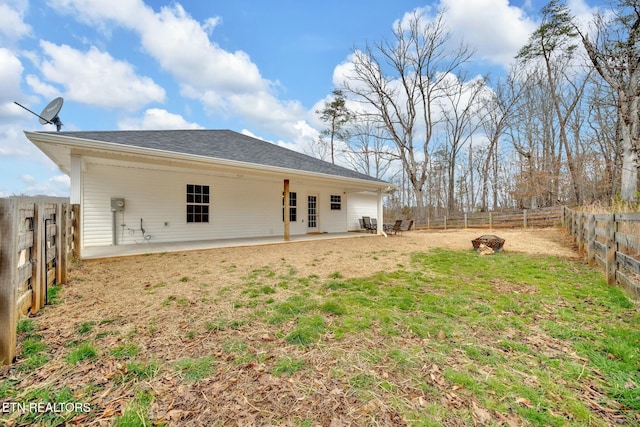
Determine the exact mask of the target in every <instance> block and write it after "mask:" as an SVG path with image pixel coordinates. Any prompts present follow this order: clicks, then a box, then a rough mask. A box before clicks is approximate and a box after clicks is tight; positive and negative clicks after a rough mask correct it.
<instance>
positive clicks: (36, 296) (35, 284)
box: [31, 202, 44, 313]
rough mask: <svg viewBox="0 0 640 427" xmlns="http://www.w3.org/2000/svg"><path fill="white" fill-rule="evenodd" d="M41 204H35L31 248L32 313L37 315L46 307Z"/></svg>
mask: <svg viewBox="0 0 640 427" xmlns="http://www.w3.org/2000/svg"><path fill="white" fill-rule="evenodd" d="M40 213H41V209H40V203H38V202H34V203H33V224H31V226H32V227H33V246H31V284H32V285H31V288H32V290H33V302H32V304H31V311H32V312H33V313H37V312H38V311H39V310H40V308H41V307H43V306H44V287H43V286H42V269H41V268H40V257H41V256H42V251H41V249H42V248H41V246H40V233H42V226H41V225H40Z"/></svg>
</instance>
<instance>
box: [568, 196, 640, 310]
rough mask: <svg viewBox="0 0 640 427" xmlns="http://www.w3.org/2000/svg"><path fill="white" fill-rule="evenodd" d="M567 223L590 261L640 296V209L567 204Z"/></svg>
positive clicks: (581, 252)
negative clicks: (598, 209) (599, 209)
mask: <svg viewBox="0 0 640 427" xmlns="http://www.w3.org/2000/svg"><path fill="white" fill-rule="evenodd" d="M562 217H563V224H564V226H565V227H566V228H567V230H568V231H569V234H570V235H571V236H572V238H573V240H574V242H575V243H576V246H577V247H578V252H579V253H580V254H582V255H583V256H586V258H587V261H588V262H589V264H590V265H594V266H595V265H597V266H598V267H600V268H601V269H603V270H604V271H605V273H606V275H607V282H608V283H609V284H610V285H620V286H622V287H623V288H624V289H626V290H627V291H628V292H629V293H630V294H631V295H633V296H634V297H635V298H638V299H640V213H606V214H592V213H586V212H580V211H575V210H572V209H569V208H564V209H563V213H562Z"/></svg>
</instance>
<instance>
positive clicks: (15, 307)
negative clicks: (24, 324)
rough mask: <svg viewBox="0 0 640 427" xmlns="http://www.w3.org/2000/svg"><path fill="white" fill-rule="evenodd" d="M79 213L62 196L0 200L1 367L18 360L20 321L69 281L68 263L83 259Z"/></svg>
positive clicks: (35, 310)
mask: <svg viewBox="0 0 640 427" xmlns="http://www.w3.org/2000/svg"><path fill="white" fill-rule="evenodd" d="M78 213H79V206H77V205H70V204H69V202H68V199H64V198H52V197H11V198H5V199H0V242H1V244H0V364H9V363H12V362H13V361H14V360H15V357H16V328H17V325H18V321H19V319H20V318H21V317H24V316H26V315H28V314H35V313H37V312H38V311H39V310H40V309H41V308H42V307H43V306H44V305H45V304H46V303H47V296H48V295H47V294H48V290H49V288H50V287H51V286H53V285H59V284H63V283H65V282H66V280H67V261H68V259H69V257H75V256H78V255H79V253H78V250H77V248H78V247H79V239H78V238H77V237H79V233H78V230H79V227H78V223H79V221H78V218H79V216H78Z"/></svg>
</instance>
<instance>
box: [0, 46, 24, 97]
mask: <svg viewBox="0 0 640 427" xmlns="http://www.w3.org/2000/svg"><path fill="white" fill-rule="evenodd" d="M22 71H23V67H22V63H21V62H20V59H18V57H17V56H15V55H14V54H13V52H11V51H10V50H9V49H5V48H0V94H1V95H0V100H4V99H5V98H6V99H7V100H8V99H11V98H13V97H19V96H20V79H21V76H22Z"/></svg>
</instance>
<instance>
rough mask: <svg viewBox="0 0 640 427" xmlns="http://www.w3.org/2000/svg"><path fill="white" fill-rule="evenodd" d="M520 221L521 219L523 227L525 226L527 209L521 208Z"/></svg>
mask: <svg viewBox="0 0 640 427" xmlns="http://www.w3.org/2000/svg"><path fill="white" fill-rule="evenodd" d="M522 221H523V224H522V225H523V227H524V228H527V210H526V209H523V210H522Z"/></svg>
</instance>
